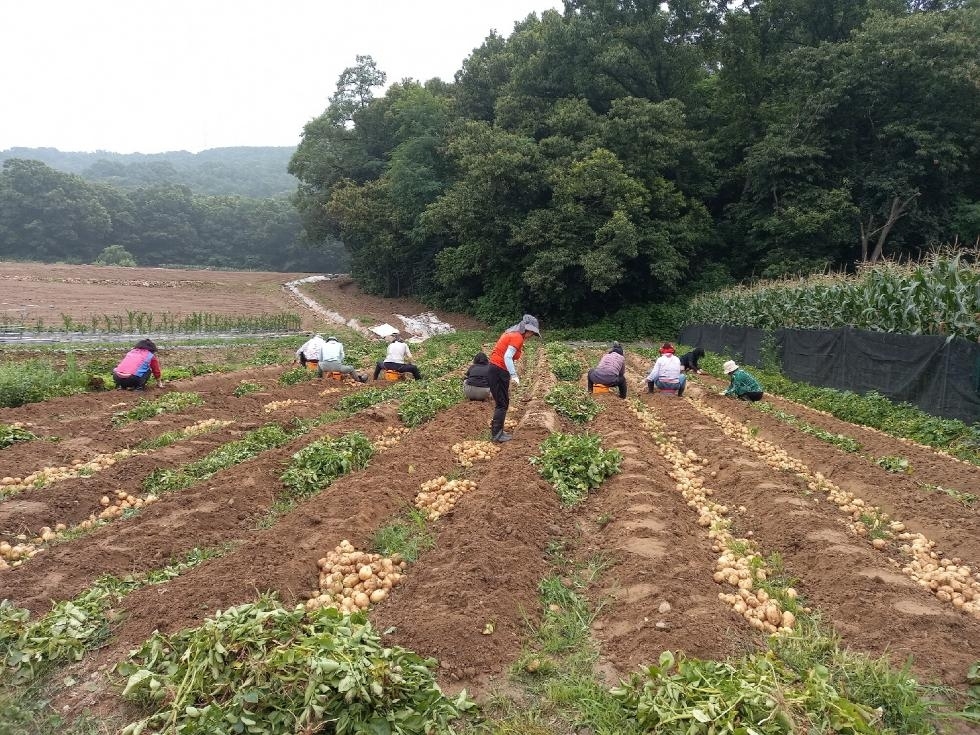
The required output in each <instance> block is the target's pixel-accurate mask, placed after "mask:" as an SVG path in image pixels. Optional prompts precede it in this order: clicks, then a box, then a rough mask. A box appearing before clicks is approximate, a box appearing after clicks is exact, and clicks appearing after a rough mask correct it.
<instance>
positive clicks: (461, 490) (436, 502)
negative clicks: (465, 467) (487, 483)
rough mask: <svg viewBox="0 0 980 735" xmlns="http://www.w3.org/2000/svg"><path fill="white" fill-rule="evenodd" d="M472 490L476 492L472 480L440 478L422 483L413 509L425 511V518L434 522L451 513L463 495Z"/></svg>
mask: <svg viewBox="0 0 980 735" xmlns="http://www.w3.org/2000/svg"><path fill="white" fill-rule="evenodd" d="M473 490H476V483H475V482H473V481H472V480H450V479H447V478H446V477H445V476H440V477H437V478H435V479H434V480H429V481H428V482H425V483H422V487H421V492H420V493H419V494H418V495H416V496H415V507H416V508H418V509H419V510H422V511H425V517H426V518H428V519H429V520H430V521H434V520H436V519H438V518H439V516H441V515H444V514H446V513H448V512H449V511H451V510H452V509H453V506H455V505H456V503H457V501H458V500H459V499H460V498H461V497H463V495H465V494H466V493H468V492H471V491H473Z"/></svg>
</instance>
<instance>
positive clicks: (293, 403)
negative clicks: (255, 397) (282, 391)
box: [262, 398, 306, 413]
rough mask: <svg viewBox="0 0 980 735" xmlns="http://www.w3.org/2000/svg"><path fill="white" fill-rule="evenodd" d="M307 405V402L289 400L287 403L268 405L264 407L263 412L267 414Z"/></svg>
mask: <svg viewBox="0 0 980 735" xmlns="http://www.w3.org/2000/svg"><path fill="white" fill-rule="evenodd" d="M304 403H306V401H300V400H296V399H295V398H287V399H286V400H285V401H273V402H272V403H267V404H265V405H264V406H262V410H263V411H265V412H266V413H272V412H273V411H278V410H279V409H281V408H287V407H288V406H300V405H302V404H304Z"/></svg>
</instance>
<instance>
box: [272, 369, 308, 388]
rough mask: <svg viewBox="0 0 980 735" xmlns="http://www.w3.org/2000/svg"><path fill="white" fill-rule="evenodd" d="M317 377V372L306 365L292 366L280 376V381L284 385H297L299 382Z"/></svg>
mask: <svg viewBox="0 0 980 735" xmlns="http://www.w3.org/2000/svg"><path fill="white" fill-rule="evenodd" d="M315 377H316V373H315V372H313V371H312V370H309V369H308V368H305V367H302V366H300V367H294V368H290V369H289V370H287V371H286V372H284V373H283V374H282V375H280V376H279V382H280V383H282V384H283V385H296V384H297V383H305V382H306V381H307V380H313V378H315Z"/></svg>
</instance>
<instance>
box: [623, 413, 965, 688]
mask: <svg viewBox="0 0 980 735" xmlns="http://www.w3.org/2000/svg"><path fill="white" fill-rule="evenodd" d="M643 401H644V403H645V404H647V405H648V406H650V407H651V408H652V410H653V411H654V412H655V414H656V415H658V416H659V418H660V419H661V420H662V421H665V422H667V424H668V425H669V426H670V427H671V429H672V430H673V431H675V432H676V434H677V437H678V438H677V441H678V442H679V444H680V445H681V446H682V447H683V448H685V449H693V450H694V451H695V452H696V453H697V454H698V455H699V456H701V457H705V458H707V459H708V460H709V462H708V464H707V466H706V468H705V469H706V471H714V472H716V473H717V477H716V479H714V480H713V484H712V485H711V487H712V488H713V489H714V490H715V496H714V498H715V500H716V501H717V502H719V503H724V504H727V505H728V506H729V507H739V506H744V508H745V510H744V511H743V512H740V513H738V514H736V515H735V517H734V528H733V531H734V532H736V533H737V534H738V535H740V536H745V535H747V534H750V535H751V536H752V537H753V538H754V539H755V540H756V541H757V542H758V543H759V545H760V548H761V549H762V550H763V551H764V553H766V554H772V553H778V554H779V555H780V556H781V557H782V560H783V562H784V564H785V568H786V571H787V573H788V574H789V575H790V576H792V577H794V578H796V579H798V580H799V583H798V584H797V585H796V586H797V588H798V589H799V591H800V593H801V594H802V595H804V596H805V597H806V599H808V600H809V601H810V603H811V604H813V606H814V607H815V608H816V609H818V610H819V611H820V612H821V613H822V615H823V616H824V617H825V619H826V620H827V622H829V623H830V624H832V625H833V627H834V628H835V629H836V630H837V631H838V632H839V633H840V634H841V635H842V637H843V640H844V642H845V644H846V645H847V646H848V647H849V648H851V649H854V650H859V651H866V652H869V653H871V654H874V655H889V656H891V657H892V658H893V660H894V662H895V663H896V665H901V664H902V663H904V660H905V659H906V658H907V657H908V656H909V655H912V656H913V657H914V661H915V664H914V665H915V670H916V671H917V672H918V673H920V674H922V675H924V676H925V677H927V678H928V679H940V680H942V681H944V682H945V683H947V684H963V683H964V677H965V674H966V671H967V669H968V668H969V666H970V665H971V664H972V663H973V662H975V661H976V659H977V657H978V655H980V650H978V648H977V645H978V644H977V641H980V621H976V620H974V619H972V618H971V617H969V616H967V615H965V614H963V613H958V612H955V611H954V610H953V609H952V608H951V607H950V606H948V605H946V604H944V603H941V602H939V601H938V600H937V599H936V598H935V597H933V596H932V595H931V594H929V593H928V592H926V591H925V590H923V589H921V588H920V587H919V586H918V585H916V584H915V583H914V582H913V581H912V580H910V579H909V578H908V577H906V576H905V575H903V574H902V573H901V571H900V569H899V565H898V564H897V563H896V562H895V561H893V560H891V559H890V558H889V557H887V556H886V555H885V554H883V553H881V552H879V551H876V550H874V549H873V548H872V546H871V545H870V543H869V542H868V541H867V540H865V539H861V538H859V537H857V536H854V535H853V534H851V533H849V532H848V530H847V528H846V526H845V525H844V523H843V521H842V518H841V516H840V513H839V511H838V510H837V508H836V507H835V506H833V505H832V504H830V503H828V502H826V501H824V500H822V499H819V498H817V499H813V498H808V497H806V495H805V494H804V493H803V492H802V491H803V487H802V486H801V484H800V483H799V481H798V480H797V479H796V478H795V477H793V476H792V475H790V474H789V473H774V472H773V470H772V469H771V468H770V467H769V466H768V465H766V463H765V462H763V461H762V460H761V458H760V457H758V456H757V455H756V454H755V453H754V452H752V451H751V450H749V449H747V448H746V447H744V446H743V445H741V444H740V443H738V442H736V441H734V440H731V439H729V438H727V437H725V436H724V435H723V434H721V433H720V432H719V431H718V430H717V427H715V426H714V424H713V422H710V421H708V420H707V419H704V418H703V417H701V415H700V414H699V413H698V412H697V411H696V410H695V409H694V407H693V406H692V405H691V404H690V403H689V402H688V401H686V400H684V399H676V398H664V397H662V396H644V397H643ZM722 405H723V406H724V408H728V407H729V406H731V407H735V406H736V404H735V403H734V402H730V403H728V404H722ZM774 443H777V444H780V445H781V446H784V444H782V443H780V442H778V441H775V442H774ZM796 449H799V448H796ZM818 449H821V448H818ZM793 453H794V454H796V452H795V451H794V452H793ZM800 453H801V454H802V456H801V457H800V458H801V459H803V461H805V462H807V463H808V464H809V463H810V462H811V460H818V459H819V457H820V456H821V452H817V454H816V456H810V455H809V454H808V453H807V452H805V451H802V452H800ZM811 466H812V465H811ZM866 469H867V468H866V467H864V468H861V470H866ZM859 471H860V470H859ZM848 476H849V475H845V473H844V472H843V471H839V472H838V476H837V477H836V479H835V481H836V482H838V483H839V484H840V483H846V482H847V477H848ZM916 520H917V519H915V518H908V520H907V522H909V523H910V524H913V523H915V522H916ZM708 571H710V570H706V574H707V572H708ZM882 621H888V624H887V625H882Z"/></svg>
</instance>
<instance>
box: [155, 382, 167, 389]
mask: <svg viewBox="0 0 980 735" xmlns="http://www.w3.org/2000/svg"><path fill="white" fill-rule="evenodd" d="M157 385H158V386H159V387H161V388H163V387H164V386H165V385H166V383H164V382H163V381H162V380H158V381H157Z"/></svg>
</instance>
